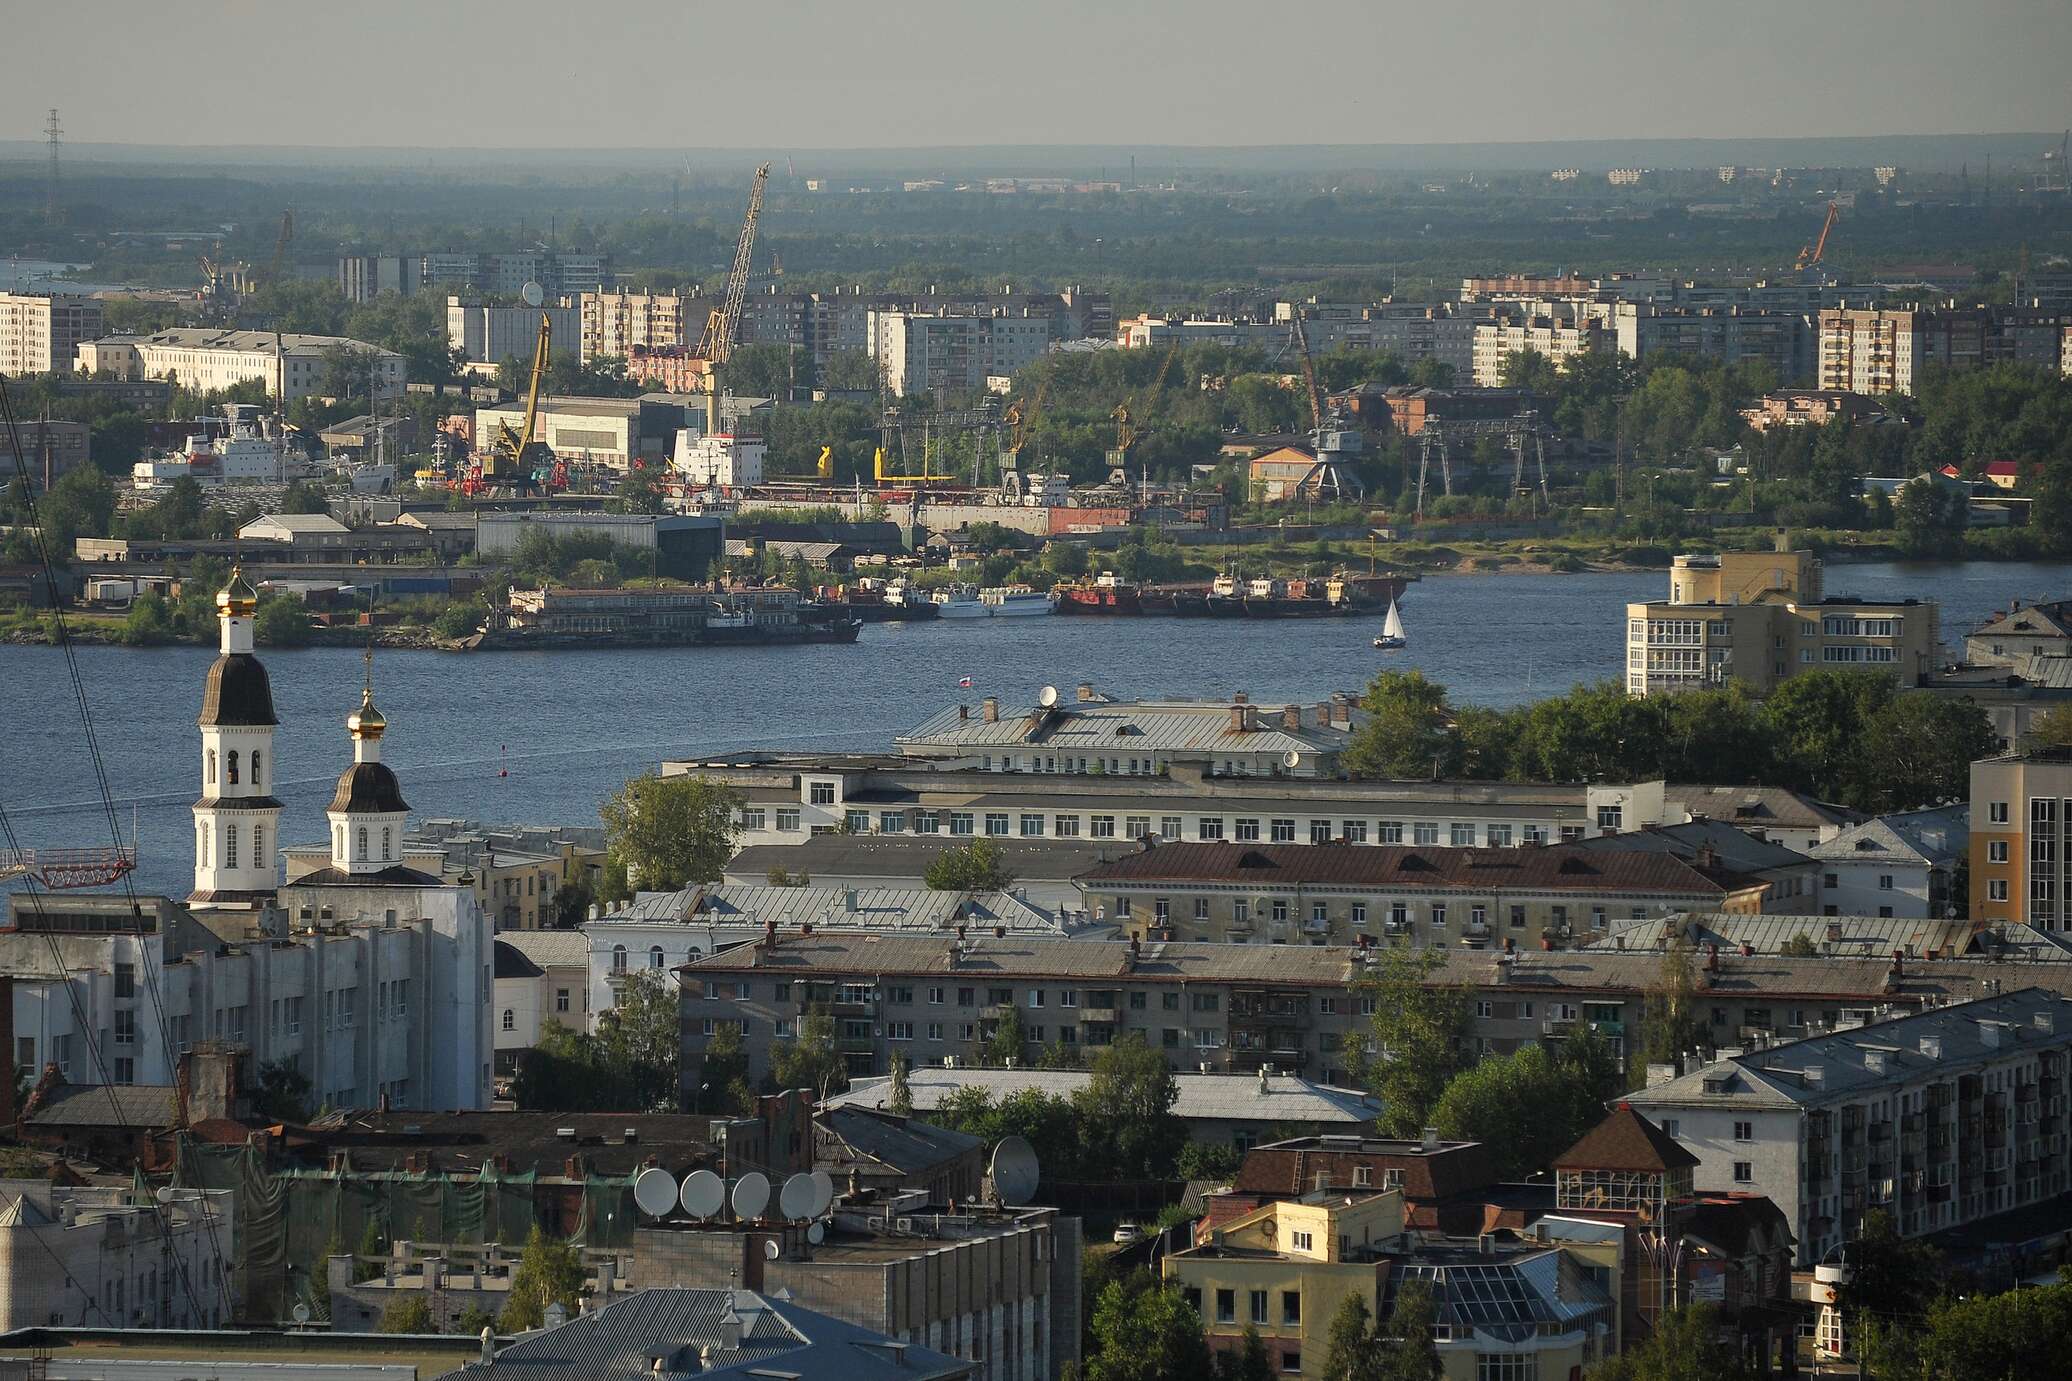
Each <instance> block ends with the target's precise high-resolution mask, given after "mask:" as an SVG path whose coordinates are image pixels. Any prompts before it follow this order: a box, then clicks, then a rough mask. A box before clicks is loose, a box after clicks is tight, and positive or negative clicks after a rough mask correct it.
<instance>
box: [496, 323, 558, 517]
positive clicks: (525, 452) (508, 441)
mask: <svg viewBox="0 0 2072 1381" xmlns="http://www.w3.org/2000/svg"><path fill="white" fill-rule="evenodd" d="M553 344H554V320H553V318H552V317H550V316H548V315H547V314H546V313H545V312H541V313H540V334H539V340H538V341H537V343H535V344H534V346H533V349H532V380H531V382H530V383H529V384H528V385H527V387H526V390H525V420H524V423H523V426H524V431H523V432H522V433H521V432H514V431H512V430H511V424H510V423H508V422H499V423H497V424H496V441H495V443H494V444H492V445H491V446H490V448H489V458H488V460H487V462H486V463H484V465H483V467H482V483H483V485H484V486H486V487H490V488H494V487H496V486H498V485H504V486H508V487H509V488H512V489H530V488H532V487H533V484H534V480H533V472H534V471H535V470H536V469H548V470H551V469H552V468H553V465H554V450H553V448H552V447H551V446H549V445H548V444H547V443H546V442H545V441H544V440H542V439H541V438H540V394H541V393H542V392H543V390H544V386H545V384H546V379H547V359H548V356H549V354H550V352H551V351H552V348H553Z"/></svg>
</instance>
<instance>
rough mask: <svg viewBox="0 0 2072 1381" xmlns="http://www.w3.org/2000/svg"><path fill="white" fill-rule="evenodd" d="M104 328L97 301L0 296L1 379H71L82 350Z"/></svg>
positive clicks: (75, 296)
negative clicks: (32, 376) (31, 376)
mask: <svg viewBox="0 0 2072 1381" xmlns="http://www.w3.org/2000/svg"><path fill="white" fill-rule="evenodd" d="M105 329H106V327H105V325H104V318H103V313H102V309H101V303H100V300H99V299H97V298H92V297H82V296H80V295H78V294H76V293H35V292H26V293H24V292H0V374H8V375H21V374H70V373H71V372H72V371H73V369H74V368H75V367H76V363H77V357H78V353H79V347H80V346H81V345H83V344H85V343H86V342H87V341H91V340H98V339H99V338H100V336H101V335H102V333H103V331H104V330H105ZM88 372H89V373H91V372H92V371H91V370H89V371H88Z"/></svg>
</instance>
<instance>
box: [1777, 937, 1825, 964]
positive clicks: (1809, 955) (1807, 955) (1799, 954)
mask: <svg viewBox="0 0 2072 1381" xmlns="http://www.w3.org/2000/svg"><path fill="white" fill-rule="evenodd" d="M1777 952H1778V953H1779V954H1782V955H1784V956H1785V957H1786V958H1790V959H1815V958H1818V957H1819V955H1820V946H1818V945H1816V944H1814V943H1813V937H1812V936H1811V935H1808V934H1807V933H1806V932H1805V931H1803V930H1802V931H1800V932H1799V933H1798V934H1796V935H1794V936H1792V937H1791V938H1790V939H1789V940H1786V941H1785V942H1784V945H1783V947H1782V948H1780V949H1779V950H1778V951H1777Z"/></svg>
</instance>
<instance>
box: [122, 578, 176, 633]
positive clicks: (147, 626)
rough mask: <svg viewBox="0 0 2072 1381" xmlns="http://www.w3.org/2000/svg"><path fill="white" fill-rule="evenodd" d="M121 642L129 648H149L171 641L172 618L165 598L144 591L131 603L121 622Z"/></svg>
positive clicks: (156, 593)
mask: <svg viewBox="0 0 2072 1381" xmlns="http://www.w3.org/2000/svg"><path fill="white" fill-rule="evenodd" d="M122 640H123V642H124V643H126V644H128V645H129V646H131V647H149V646H153V645H155V644H158V643H169V642H171V641H172V640H173V617H172V613H171V611H170V608H169V606H168V605H167V604H166V601H165V596H164V595H161V594H159V593H158V591H156V590H146V591H144V592H143V593H141V594H139V595H138V596H137V597H136V599H134V600H133V601H131V603H130V608H129V613H128V614H127V615H125V616H124V617H123V620H122Z"/></svg>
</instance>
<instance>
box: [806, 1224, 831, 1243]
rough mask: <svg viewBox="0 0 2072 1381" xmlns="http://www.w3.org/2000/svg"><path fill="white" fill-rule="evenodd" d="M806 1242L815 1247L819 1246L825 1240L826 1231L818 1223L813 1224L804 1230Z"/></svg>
mask: <svg viewBox="0 0 2072 1381" xmlns="http://www.w3.org/2000/svg"><path fill="white" fill-rule="evenodd" d="M806 1240H807V1241H808V1242H811V1243H812V1244H813V1245H814V1246H816V1247H817V1246H819V1245H820V1244H821V1243H822V1242H825V1241H826V1240H827V1229H826V1228H824V1227H822V1226H820V1224H818V1223H815V1224H813V1226H811V1227H809V1228H807V1229H806Z"/></svg>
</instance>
